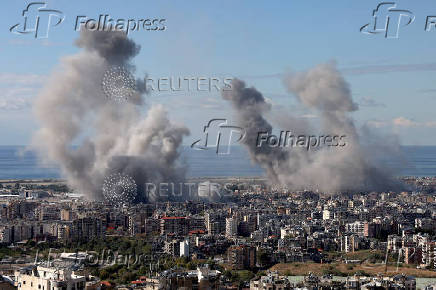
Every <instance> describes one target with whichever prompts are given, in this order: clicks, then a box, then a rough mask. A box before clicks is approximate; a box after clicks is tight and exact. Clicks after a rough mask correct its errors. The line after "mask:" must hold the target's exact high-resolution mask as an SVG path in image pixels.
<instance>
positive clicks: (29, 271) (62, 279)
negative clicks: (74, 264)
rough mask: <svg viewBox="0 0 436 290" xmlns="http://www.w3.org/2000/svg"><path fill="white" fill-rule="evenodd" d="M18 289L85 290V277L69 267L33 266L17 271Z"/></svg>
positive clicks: (16, 281)
mask: <svg viewBox="0 0 436 290" xmlns="http://www.w3.org/2000/svg"><path fill="white" fill-rule="evenodd" d="M15 283H16V286H17V287H18V288H17V289H18V290H33V289H38V290H84V289H85V284H86V281H85V277H84V276H77V275H75V274H74V273H73V272H72V271H71V270H70V269H67V268H63V269H60V268H54V267H42V266H31V267H26V268H22V269H20V270H19V271H16V272H15Z"/></svg>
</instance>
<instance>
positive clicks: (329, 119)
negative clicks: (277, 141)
mask: <svg viewBox="0 0 436 290" xmlns="http://www.w3.org/2000/svg"><path fill="white" fill-rule="evenodd" d="M284 84H285V86H286V88H287V89H288V91H289V92H290V93H292V94H294V95H295V97H296V98H297V100H298V101H299V103H300V104H301V105H302V106H304V107H305V108H306V109H309V110H311V111H313V112H314V113H315V114H316V115H317V116H318V117H319V121H320V126H321V127H320V128H319V129H320V131H321V132H322V134H323V135H337V136H341V135H346V146H344V147H340V148H328V147H327V148H325V147H323V148H320V149H319V150H314V151H308V150H306V148H301V147H300V148H297V147H270V146H268V145H267V144H266V143H263V144H262V145H261V146H256V139H257V137H258V133H259V132H262V131H264V132H269V133H271V131H272V126H271V124H270V123H269V122H268V121H267V120H266V119H265V118H264V115H265V113H266V112H267V111H269V110H270V105H269V104H268V103H267V102H266V101H265V98H264V97H263V96H262V94H261V93H260V92H258V91H257V90H256V89H254V88H247V87H246V86H245V83H244V82H243V81H241V80H238V79H235V80H234V81H233V84H232V88H233V89H232V91H227V92H223V94H222V95H223V98H224V99H225V100H229V101H230V102H231V104H232V106H233V108H234V109H235V111H236V113H237V119H238V122H239V124H238V125H239V126H241V127H244V128H245V129H246V137H245V139H244V140H243V143H244V145H245V146H246V147H247V148H248V150H249V153H250V156H251V159H252V161H253V162H255V163H257V164H259V165H260V166H261V167H262V168H264V169H265V170H266V173H267V176H268V178H269V180H270V182H271V183H275V184H281V185H284V186H287V187H289V188H291V189H295V190H304V189H308V190H320V191H322V192H341V191H348V190H358V191H372V190H374V191H382V190H397V189H399V188H400V184H399V183H398V181H397V180H395V179H394V178H393V177H392V176H391V174H390V173H389V172H388V170H386V169H385V168H383V167H382V166H381V165H380V164H378V162H377V160H375V158H372V157H373V156H375V155H377V154H380V153H381V152H384V153H385V152H388V150H389V151H393V150H394V149H397V148H398V144H397V143H395V142H392V143H388V144H386V143H379V142H377V140H376V139H374V138H373V139H368V138H371V137H373V135H371V134H369V133H368V132H367V130H365V140H363V141H361V138H362V137H363V136H359V134H358V131H357V130H356V127H355V125H354V122H353V119H352V118H351V117H350V113H351V112H353V111H356V110H357V109H358V106H357V104H355V103H354V102H353V100H352V97H351V92H350V88H349V86H348V84H347V82H346V81H345V80H344V78H343V77H342V76H341V74H340V73H339V72H338V70H337V69H336V67H335V65H334V64H322V65H318V66H317V67H315V68H313V69H311V70H309V71H307V72H301V73H295V74H291V75H288V76H287V77H286V78H285V79H284ZM279 123H280V125H281V127H282V128H281V129H283V130H292V132H293V133H295V135H299V134H304V135H306V136H309V135H317V134H314V132H313V129H312V126H310V124H309V123H306V122H304V121H302V120H301V119H299V118H298V117H297V116H293V115H292V113H288V114H287V115H286V116H281V117H280V120H279ZM386 140H388V139H386V138H385V139H384V141H386ZM390 141H392V140H390Z"/></svg>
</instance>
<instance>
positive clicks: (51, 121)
mask: <svg viewBox="0 0 436 290" xmlns="http://www.w3.org/2000/svg"><path fill="white" fill-rule="evenodd" d="M76 45H77V46H78V47H79V48H82V51H80V52H79V53H77V54H75V55H72V56H68V57H64V58H63V59H62V60H61V64H60V66H59V68H58V69H57V70H56V71H54V72H53V73H52V75H51V77H50V79H49V81H48V84H47V85H46V87H45V88H44V89H43V90H42V92H41V93H40V94H39V96H38V97H37V99H36V102H35V108H34V111H35V115H36V117H37V119H38V121H39V123H40V125H41V128H40V129H39V130H38V131H37V132H36V134H35V135H34V137H33V142H32V144H33V147H34V148H36V149H37V150H38V152H39V153H40V154H41V155H42V156H43V157H44V158H45V159H48V160H50V161H54V162H56V163H57V164H59V165H60V168H61V170H62V173H63V175H64V176H65V177H66V178H67V181H68V184H69V185H70V186H71V187H72V188H73V189H75V190H78V191H80V192H82V193H85V194H86V195H87V196H88V197H90V198H93V199H101V198H102V193H101V191H102V184H103V180H104V179H105V177H107V176H108V175H109V174H111V173H112V172H117V173H122V174H128V175H130V176H132V177H133V178H134V179H135V182H136V183H137V185H138V186H139V187H140V188H141V187H143V184H144V183H146V182H153V183H156V184H158V183H159V182H168V180H171V181H174V182H176V181H179V180H184V168H183V167H181V166H179V165H178V163H177V159H178V157H179V153H178V148H179V146H180V145H181V143H182V139H183V137H184V136H187V135H189V130H188V129H187V128H186V127H184V126H182V125H178V124H174V123H171V122H170V121H169V119H168V116H167V113H166V111H165V110H164V108H163V107H162V106H160V105H155V106H151V108H149V110H148V112H147V113H146V116H145V118H144V117H143V114H142V113H141V109H142V108H143V107H142V106H141V105H142V104H144V94H145V93H146V92H145V89H144V85H143V82H141V81H140V80H137V81H136V91H135V92H134V93H133V94H132V95H130V97H129V98H128V100H127V101H126V102H124V103H116V102H113V101H111V100H110V99H108V98H107V97H106V96H105V95H104V94H103V91H102V87H101V84H102V78H103V76H104V73H105V72H106V71H108V70H109V69H110V68H111V67H113V66H122V67H124V68H126V69H127V70H129V71H130V72H132V73H133V72H134V69H135V66H134V65H133V64H132V62H131V61H132V58H133V57H134V56H136V55H137V54H138V52H139V50H140V47H139V46H138V45H136V44H135V43H134V42H133V41H132V40H130V39H128V38H127V37H126V35H125V34H124V33H123V32H120V31H92V32H91V31H86V30H82V32H81V34H80V37H79V39H78V40H77V41H76ZM139 200H141V201H147V197H145V196H140V197H139ZM148 201H153V200H148Z"/></svg>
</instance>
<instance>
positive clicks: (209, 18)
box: [0, 0, 436, 145]
mask: <svg viewBox="0 0 436 290" xmlns="http://www.w3.org/2000/svg"><path fill="white" fill-rule="evenodd" d="M29 3H30V2H29V1H19V0H3V1H2V4H3V5H2V11H1V12H0V13H1V17H0V29H1V33H0V37H1V38H0V41H1V47H0V60H1V64H2V65H1V69H0V88H1V94H0V136H1V138H0V145H19V144H23V145H24V144H28V143H29V140H30V138H31V136H32V133H33V132H34V131H35V130H36V128H38V123H37V122H36V121H35V119H34V117H33V114H32V101H33V99H34V98H35V96H36V95H37V94H38V91H39V90H40V89H41V87H42V86H43V85H44V81H45V80H46V79H47V77H48V76H49V75H50V74H51V73H53V72H54V71H55V70H56V69H57V64H58V63H59V59H60V58H62V57H63V56H65V55H70V54H73V53H76V52H77V51H78V48H76V47H75V46H73V41H74V40H75V39H76V38H77V36H78V33H79V32H77V31H74V25H75V21H76V17H77V16H78V15H82V16H87V17H89V18H94V19H98V17H99V15H100V14H109V15H110V16H111V17H112V18H115V19H121V18H122V19H141V18H142V19H144V18H152V19H154V18H159V19H161V18H164V19H166V22H165V25H166V30H164V31H144V30H140V31H133V32H131V33H130V34H129V37H131V38H132V39H133V40H134V41H135V42H137V43H138V44H140V45H141V47H142V49H141V52H140V54H139V55H138V56H137V57H136V58H135V60H134V63H135V65H136V67H137V69H136V77H144V75H145V74H148V75H149V76H150V77H152V78H155V79H157V78H159V77H175V78H178V77H180V78H184V77H197V78H199V77H216V78H221V79H222V78H225V77H240V78H241V79H243V80H245V81H246V82H247V84H248V85H249V86H255V87H256V88H257V89H258V90H260V91H261V92H262V93H263V94H264V95H265V97H266V98H267V99H268V100H269V101H270V102H271V103H272V104H273V110H272V112H271V115H272V116H271V118H274V114H279V113H280V110H283V109H284V110H300V109H299V108H298V106H296V102H295V100H294V98H293V96H291V95H289V94H288V93H287V92H286V90H285V88H284V86H283V84H282V80H281V75H282V74H284V73H287V72H291V71H300V70H306V69H309V68H311V67H313V66H315V65H316V64H319V63H322V62H329V61H335V62H336V63H337V65H338V67H339V69H340V70H341V71H343V73H344V74H345V77H346V80H347V81H348V82H349V83H350V86H351V89H352V92H353V97H354V100H355V101H356V102H357V103H358V104H359V106H360V109H359V111H357V112H355V113H354V118H355V119H356V121H357V123H358V124H359V125H364V124H367V125H369V126H372V127H375V128H377V130H382V131H385V132H389V133H394V134H398V136H399V137H400V140H401V142H402V144H405V145H408V144H417V145H436V114H434V110H435V108H436V54H435V52H434V48H435V47H436V28H434V29H432V30H431V31H425V24H426V17H427V16H432V15H436V4H435V2H434V1H432V0H420V1H416V0H414V1H412V0H410V1H396V4H397V9H406V10H409V11H411V12H413V14H414V16H415V17H416V18H415V20H414V22H413V23H411V24H410V25H408V26H405V27H401V28H400V32H399V38H398V39H386V38H384V36H383V35H382V34H374V35H368V34H363V33H361V32H360V31H359V30H360V27H361V26H363V25H364V24H366V23H369V22H370V21H371V16H372V11H373V10H374V9H375V8H376V7H377V5H378V4H379V3H380V2H379V1H372V0H360V1H355V0H334V1H320V0H316V1H315V0H300V1H296V0H292V1H291V0H289V1H257V0H256V1H254V0H250V1H227V0H221V1H214V2H212V1H165V0H160V1H148V0H147V1H145V0H138V1H133V0H131V1H115V0H105V1H85V0H76V1H68V0H57V1H46V3H47V8H49V9H56V10H60V11H62V12H63V14H64V16H65V20H64V21H63V22H62V23H61V24H60V25H58V26H56V27H53V28H51V30H50V31H49V37H48V38H46V39H35V38H34V35H31V34H28V35H24V34H23V35H17V34H13V33H11V32H10V31H9V29H10V27H11V26H13V25H14V24H17V23H21V22H22V21H23V18H22V11H23V9H25V7H26V6H27V4H29ZM401 24H402V25H401V26H403V25H404V23H401ZM147 100H148V105H149V104H151V103H162V104H164V105H165V107H166V108H167V109H168V111H169V112H170V116H171V119H173V120H174V121H178V122H181V123H184V124H186V125H187V126H188V127H189V128H190V130H191V136H190V137H188V138H187V139H186V140H185V143H186V144H190V143H192V141H194V140H196V139H198V138H199V137H200V136H201V135H202V127H203V126H204V125H205V124H206V122H208V120H210V119H211V118H230V119H231V118H232V115H231V113H230V112H229V111H230V108H229V105H228V104H227V103H225V102H224V101H222V99H221V97H220V95H219V93H218V92H216V91H212V92H206V93H205V92H202V93H198V92H187V91H185V92H160V93H156V92H154V93H151V94H150V95H149V96H147ZM144 111H145V109H144ZM300 113H301V116H306V117H307V116H310V115H311V112H307V111H301V112H300ZM285 129H287V128H285Z"/></svg>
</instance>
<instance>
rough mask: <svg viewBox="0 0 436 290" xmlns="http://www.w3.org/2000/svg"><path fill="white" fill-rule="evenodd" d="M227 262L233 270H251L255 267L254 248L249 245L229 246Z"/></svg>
mask: <svg viewBox="0 0 436 290" xmlns="http://www.w3.org/2000/svg"><path fill="white" fill-rule="evenodd" d="M227 260H228V262H229V264H230V265H231V266H232V267H233V269H235V270H243V269H251V268H254V267H255V266H256V248H255V247H253V246H249V245H240V246H236V245H235V246H231V247H229V248H228V250H227Z"/></svg>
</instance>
